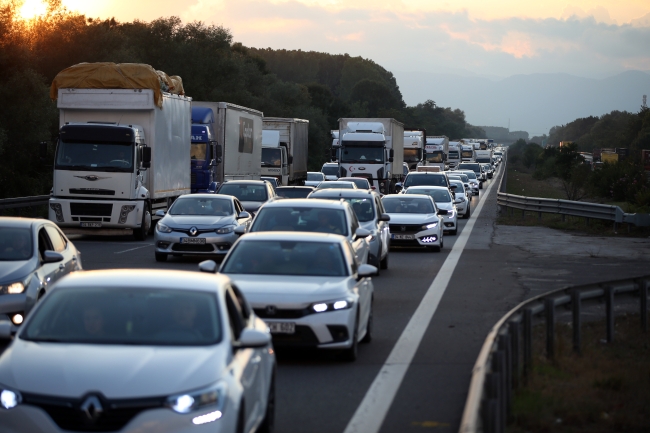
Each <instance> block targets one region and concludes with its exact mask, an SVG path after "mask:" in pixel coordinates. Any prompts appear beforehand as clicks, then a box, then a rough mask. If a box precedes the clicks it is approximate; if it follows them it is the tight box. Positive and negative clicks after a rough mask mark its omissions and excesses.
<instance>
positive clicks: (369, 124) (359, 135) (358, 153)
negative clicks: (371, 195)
mask: <svg viewBox="0 0 650 433" xmlns="http://www.w3.org/2000/svg"><path fill="white" fill-rule="evenodd" d="M339 135H340V143H339V156H340V157H339V173H340V176H341V177H347V176H353V177H363V178H366V179H368V181H369V182H370V184H371V185H373V186H374V187H375V188H376V190H377V191H379V192H381V193H383V194H391V193H394V192H395V184H396V183H398V182H400V181H401V180H402V178H403V177H404V176H403V162H404V124H402V123H400V122H398V121H397V120H395V119H391V118H362V119H353V118H343V119H339Z"/></svg>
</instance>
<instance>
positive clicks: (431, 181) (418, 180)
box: [404, 174, 447, 188]
mask: <svg viewBox="0 0 650 433" xmlns="http://www.w3.org/2000/svg"><path fill="white" fill-rule="evenodd" d="M418 185H430V186H445V187H446V186H447V182H446V181H445V175H444V174H409V175H408V176H407V177H406V180H405V181H404V187H405V188H408V187H409V186H418Z"/></svg>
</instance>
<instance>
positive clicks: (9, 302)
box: [0, 293, 27, 315]
mask: <svg viewBox="0 0 650 433" xmlns="http://www.w3.org/2000/svg"><path fill="white" fill-rule="evenodd" d="M26 307H27V294H26V293H19V294H17V295H0V315H2V314H6V315H9V314H12V313H13V314H16V313H23V312H24V311H26V309H27V308H26Z"/></svg>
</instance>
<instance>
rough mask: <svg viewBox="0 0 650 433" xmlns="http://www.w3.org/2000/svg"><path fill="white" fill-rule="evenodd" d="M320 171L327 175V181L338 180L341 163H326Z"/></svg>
mask: <svg viewBox="0 0 650 433" xmlns="http://www.w3.org/2000/svg"><path fill="white" fill-rule="evenodd" d="M320 171H321V172H322V173H323V174H324V175H325V180H337V179H338V178H339V163H338V162H326V163H325V164H323V167H322V168H321V170H320Z"/></svg>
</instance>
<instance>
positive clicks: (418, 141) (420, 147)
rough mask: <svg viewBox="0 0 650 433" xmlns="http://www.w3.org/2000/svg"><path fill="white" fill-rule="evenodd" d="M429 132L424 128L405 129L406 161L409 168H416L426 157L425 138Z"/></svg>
mask: <svg viewBox="0 0 650 433" xmlns="http://www.w3.org/2000/svg"><path fill="white" fill-rule="evenodd" d="M426 135H427V132H426V131H425V130H422V129H411V130H408V131H404V162H405V163H406V164H408V166H409V170H415V169H416V168H417V166H418V165H420V164H422V162H423V159H424V140H425V137H426Z"/></svg>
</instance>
